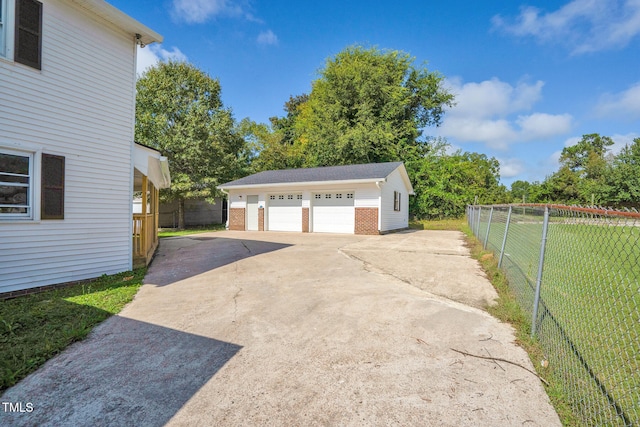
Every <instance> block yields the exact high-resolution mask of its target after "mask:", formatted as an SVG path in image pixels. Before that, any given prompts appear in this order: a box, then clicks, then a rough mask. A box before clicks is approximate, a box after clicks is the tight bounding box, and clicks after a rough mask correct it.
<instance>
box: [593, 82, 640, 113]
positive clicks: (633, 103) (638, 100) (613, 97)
mask: <svg viewBox="0 0 640 427" xmlns="http://www.w3.org/2000/svg"><path fill="white" fill-rule="evenodd" d="M596 114H598V115H599V116H600V117H612V116H615V117H620V118H624V119H631V120H634V119H640V82H638V83H636V84H634V85H633V86H631V87H630V88H629V89H627V90H625V91H622V92H620V93H615V94H606V95H604V96H603V97H602V98H601V99H600V103H599V105H598V106H597V107H596Z"/></svg>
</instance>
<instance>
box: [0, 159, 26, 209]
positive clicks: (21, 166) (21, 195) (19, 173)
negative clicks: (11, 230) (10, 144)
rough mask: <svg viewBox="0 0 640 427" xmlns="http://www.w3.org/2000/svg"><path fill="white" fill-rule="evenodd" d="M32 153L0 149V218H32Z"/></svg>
mask: <svg viewBox="0 0 640 427" xmlns="http://www.w3.org/2000/svg"><path fill="white" fill-rule="evenodd" d="M33 163H34V153H28V152H22V151H13V150H5V149H1V150H0V219H32V218H33V204H34V197H33V195H34V188H33V187H34V176H33V172H34V170H33V169H34V166H33Z"/></svg>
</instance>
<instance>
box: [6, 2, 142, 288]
mask: <svg viewBox="0 0 640 427" xmlns="http://www.w3.org/2000/svg"><path fill="white" fill-rule="evenodd" d="M43 3H44V7H43V10H44V12H43V30H42V71H38V70H35V69H33V68H30V67H26V66H23V65H21V64H16V63H13V62H10V61H4V60H0V100H2V101H0V129H2V131H1V132H0V146H3V147H5V148H7V147H18V148H22V149H32V150H41V152H43V153H49V154H54V155H59V156H64V157H65V169H66V173H65V216H64V219H63V220H48V221H22V222H17V221H3V222H0V236H1V237H0V272H2V273H1V274H0V292H10V291H17V290H22V289H28V288H33V287H38V286H45V285H51V284H57V283H62V282H68V281H75V280H81V279H86V278H91V277H97V276H100V275H102V274H111V273H117V272H121V271H125V270H128V269H130V268H131V263H132V243H131V233H132V230H131V227H132V216H131V215H132V208H131V201H132V191H133V175H132V174H133V165H132V150H133V131H134V108H135V93H134V84H135V44H134V42H133V40H132V37H131V36H130V35H129V34H126V33H125V32H124V31H122V30H119V29H117V28H116V27H115V26H113V25H112V24H108V23H106V22H105V21H101V20H98V18H93V17H91V16H89V15H87V14H85V13H84V12H82V10H81V9H79V8H76V7H73V6H71V5H70V4H69V3H67V2H65V3H63V2H60V1H55V0H45V1H43ZM5 100H8V101H7V102H5ZM36 179H39V175H36Z"/></svg>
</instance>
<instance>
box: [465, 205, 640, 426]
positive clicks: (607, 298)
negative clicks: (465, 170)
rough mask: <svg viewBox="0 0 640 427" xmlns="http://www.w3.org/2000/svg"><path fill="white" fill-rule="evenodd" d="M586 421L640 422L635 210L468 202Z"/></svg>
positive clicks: (639, 235)
mask: <svg viewBox="0 0 640 427" xmlns="http://www.w3.org/2000/svg"><path fill="white" fill-rule="evenodd" d="M467 219H468V222H469V226H470V227H471V229H472V230H473V233H474V235H475V236H476V237H477V238H478V240H480V241H481V242H482V243H483V245H484V247H485V248H486V249H490V250H492V251H494V252H495V253H496V255H497V256H498V260H499V266H500V268H501V269H502V270H503V271H504V272H505V274H506V276H507V279H508V281H509V286H510V287H511V289H512V290H513V292H514V294H515V295H516V299H517V300H518V303H519V304H520V306H521V307H522V308H523V309H524V310H525V312H527V313H528V314H529V316H530V318H531V319H532V323H531V325H532V326H531V334H532V335H533V336H535V337H536V338H537V339H538V341H539V342H540V344H541V346H542V348H543V350H544V352H545V357H546V358H547V360H548V361H549V366H550V367H551V369H552V371H553V373H554V375H555V376H556V377H557V379H558V381H560V382H562V384H563V385H564V389H565V394H566V395H567V397H568V399H569V403H570V405H571V406H572V408H573V409H574V412H575V413H576V415H577V416H578V417H579V419H580V420H581V421H582V422H583V423H584V424H585V425H612V426H618V425H620V426H640V214H638V213H637V212H622V211H614V210H605V209H593V208H582V207H575V206H563V205H530V204H523V205H495V206H468V207H467Z"/></svg>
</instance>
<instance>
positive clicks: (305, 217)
mask: <svg viewBox="0 0 640 427" xmlns="http://www.w3.org/2000/svg"><path fill="white" fill-rule="evenodd" d="M302 232H303V233H308V232H309V208H302Z"/></svg>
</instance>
